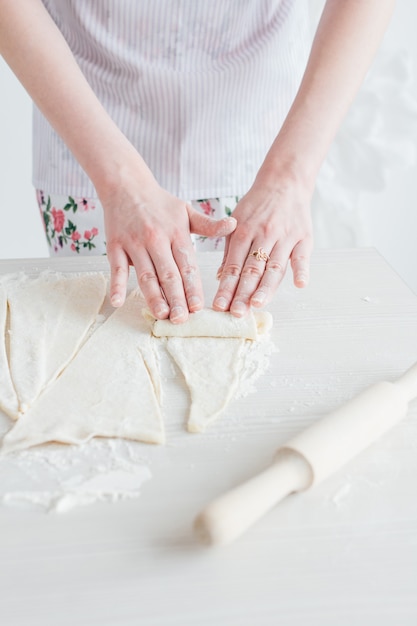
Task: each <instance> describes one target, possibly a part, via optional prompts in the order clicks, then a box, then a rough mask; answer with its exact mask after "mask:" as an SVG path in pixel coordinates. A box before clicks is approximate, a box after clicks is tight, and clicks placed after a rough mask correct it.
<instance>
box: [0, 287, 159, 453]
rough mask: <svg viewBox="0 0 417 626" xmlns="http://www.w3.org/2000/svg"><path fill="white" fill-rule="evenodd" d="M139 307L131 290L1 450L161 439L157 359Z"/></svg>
mask: <svg viewBox="0 0 417 626" xmlns="http://www.w3.org/2000/svg"><path fill="white" fill-rule="evenodd" d="M142 306H143V300H142V298H141V297H140V296H139V294H138V293H137V292H133V293H132V294H130V296H129V298H128V299H127V300H126V302H125V304H124V305H123V307H121V308H120V309H117V310H116V311H115V312H114V313H113V314H112V315H111V316H110V317H109V318H108V319H107V320H106V322H104V324H103V325H102V326H100V327H99V328H98V329H97V330H96V331H95V332H94V334H93V335H92V336H91V337H90V338H89V340H88V341H87V342H86V343H85V344H84V345H83V346H82V348H81V349H80V351H79V352H78V354H77V355H76V357H75V358H74V359H73V360H72V361H71V363H70V364H69V365H68V366H67V367H66V369H65V370H64V372H63V373H62V375H61V376H60V377H59V378H58V379H57V380H56V382H55V383H54V384H53V385H52V386H50V387H48V389H46V390H45V391H44V393H42V394H41V396H40V397H39V398H38V401H37V402H36V403H35V404H34V405H33V407H32V408H31V409H30V410H29V411H28V412H27V413H26V414H25V415H23V416H21V417H20V419H19V420H18V421H17V422H16V424H15V425H14V426H13V428H12V429H11V430H10V431H9V432H8V433H7V434H6V436H5V438H4V440H3V446H2V449H3V450H4V451H5V452H12V451H16V450H22V449H24V448H28V447H31V446H35V445H39V444H42V443H46V442H51V441H58V442H62V443H82V442H84V441H87V440H89V439H91V438H92V437H122V438H126V439H135V440H139V441H145V442H148V443H163V442H164V430H163V423H162V417H161V413H160V408H159V403H158V399H157V395H156V393H155V388H154V385H153V382H152V378H151V375H150V372H154V371H155V369H156V362H153V361H152V357H151V356H150V355H151V352H150V349H149V343H150V341H151V338H150V337H149V335H148V334H147V333H146V332H144V329H143V319H142V316H141V307H142ZM141 344H143V350H142V349H141ZM143 355H146V356H145V358H146V363H145V359H144V356H143Z"/></svg>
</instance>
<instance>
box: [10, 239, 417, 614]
mask: <svg viewBox="0 0 417 626" xmlns="http://www.w3.org/2000/svg"><path fill="white" fill-rule="evenodd" d="M217 261H218V258H217V257H216V255H214V256H213V255H212V254H211V255H207V254H206V255H202V257H201V265H202V268H203V273H204V276H205V277H206V289H207V292H212V290H213V281H212V280H211V279H210V278H209V277H210V276H212V274H213V273H214V269H215V267H217V265H216V263H217ZM46 266H48V267H51V268H52V269H63V268H64V267H65V268H66V269H80V268H81V267H84V268H86V269H91V268H93V269H94V268H98V269H100V268H106V267H107V266H106V261H105V259H97V260H88V261H85V260H84V261H83V260H81V259H77V260H75V261H71V262H69V261H66V260H62V261H60V260H55V261H52V260H51V261H49V260H48V261H47V260H39V259H37V260H36V261H33V262H28V261H24V262H23V261H22V262H19V261H2V262H1V263H0V271H2V272H9V271H15V270H17V269H21V268H23V269H29V270H34V271H38V270H40V269H43V268H44V267H46ZM270 310H271V311H272V312H273V314H274V324H275V325H274V331H273V337H274V341H275V342H276V343H277V344H278V346H279V352H276V353H274V354H273V355H272V357H271V367H270V370H269V371H268V373H267V374H266V375H265V376H264V377H263V378H262V379H260V380H258V381H257V383H256V388H257V392H256V393H252V394H250V395H248V396H247V397H245V398H242V399H238V400H237V401H235V402H234V403H233V404H232V405H231V407H230V410H229V412H228V416H227V417H226V418H225V419H223V420H222V421H220V422H219V423H218V424H217V425H215V426H213V428H212V429H211V430H210V431H209V432H208V433H206V434H204V435H191V434H188V433H186V432H185V430H184V426H183V421H184V406H182V407H181V402H180V403H177V404H176V403H175V402H174V403H170V402H169V398H168V402H167V404H166V406H167V407H171V408H172V407H173V408H172V410H171V412H170V416H169V422H170V425H169V428H168V444H167V446H165V447H155V446H146V445H145V444H139V445H143V456H144V459H145V460H146V462H147V464H148V465H149V467H150V469H151V473H152V478H151V479H150V480H149V481H148V482H147V483H145V484H144V485H143V488H142V493H141V495H140V497H139V498H138V499H136V500H131V501H127V502H120V503H117V504H97V505H93V506H90V507H84V508H78V509H74V510H73V511H70V512H68V513H66V514H62V515H58V514H46V513H44V512H40V511H36V510H34V511H28V510H25V511H22V510H16V509H13V508H8V507H2V508H0V623H1V624H2V625H3V624H4V626H23V625H24V626H26V625H27V626H41V625H42V626H52V625H53V626H75V625H77V626H104V625H108V626H133V625H135V626H137V625H138V624H140V625H146V626H154V625H155V626H171V625H174V624H175V625H178V626H188V625H190V626H200V625H201V626H206V625H207V626H209V625H210V626H212V625H216V626H223V625H224V626H226V625H227V626H234V625H245V626H246V625H247V626H253V625H255V624H256V626H264V625H268V626H269V625H275V624H280V625H283V626H287V625H291V626H293V625H297V626H336V625H337V626H344V625H346V626H351V625H353V624H355V626H374V625H375V626H388V625H389V626H391V625H392V626H394V625H395V626H397V625H401V626H416V624H417V402H414V403H413V404H412V405H411V407H410V412H409V415H408V417H407V418H406V420H404V421H403V422H402V423H400V425H399V426H397V427H396V428H395V429H394V430H392V431H391V432H390V433H389V434H387V435H386V436H384V437H383V438H382V439H381V440H379V441H378V442H377V443H375V444H374V445H373V446H371V447H370V448H369V449H368V450H367V451H366V452H364V453H362V454H361V455H360V456H359V457H357V458H356V459H355V460H354V461H352V462H351V463H350V464H349V465H347V466H345V467H344V468H343V469H342V470H341V471H339V473H337V474H336V475H334V476H333V477H332V478H330V479H328V480H327V481H326V482H324V483H322V484H321V485H319V486H317V487H316V488H314V489H312V490H311V491H309V492H306V493H304V494H299V495H294V496H291V497H289V498H287V500H286V501H284V502H283V503H281V504H280V505H279V506H278V507H277V508H276V509H274V510H273V511H272V512H271V513H270V514H269V515H268V516H266V517H265V518H264V519H262V520H261V521H260V522H259V523H258V524H257V525H256V526H255V527H253V528H252V529H251V530H250V532H248V533H247V534H246V535H244V536H243V537H242V538H241V539H239V540H238V541H237V542H236V543H234V544H232V545H230V546H229V547H227V548H222V549H216V550H211V549H207V548H202V547H200V546H199V545H197V543H195V541H194V538H193V535H192V532H191V524H192V520H193V518H194V516H195V514H196V513H197V512H198V511H199V510H200V509H201V507H202V506H203V505H205V504H206V503H207V502H208V501H209V500H211V499H212V498H213V497H214V496H216V495H218V494H219V493H221V492H223V491H224V490H226V489H228V488H230V487H231V486H233V485H235V484H236V483H237V482H240V481H241V480H244V479H246V478H248V477H250V476H251V474H252V473H253V472H255V471H258V470H260V469H262V468H263V467H264V466H266V465H267V464H268V463H269V461H270V459H271V458H272V455H273V452H274V450H275V449H276V448H277V447H278V445H280V444H282V443H283V442H285V441H286V440H287V439H288V438H289V437H290V436H292V435H293V434H295V433H297V432H299V431H300V430H301V429H303V428H304V427H306V426H307V425H308V424H310V423H311V422H312V421H313V420H316V419H317V418H318V417H319V416H320V415H321V414H323V413H324V412H326V411H328V410H330V409H332V408H334V407H335V406H336V405H338V404H339V403H341V402H343V401H345V400H346V399H348V398H349V397H350V396H352V395H353V394H354V393H356V392H358V391H359V390H360V389H362V388H364V387H365V386H367V385H369V384H371V383H373V382H376V381H378V380H384V379H386V380H393V379H394V378H396V377H397V376H398V375H399V374H400V373H401V372H402V371H403V370H405V369H406V368H407V367H409V366H410V365H411V364H412V363H413V362H414V361H415V360H417V296H416V295H414V294H413V293H412V292H411V291H410V290H409V289H408V287H406V286H405V285H404V283H403V282H402V281H401V280H400V279H399V277H398V276H397V275H396V274H395V273H394V272H393V271H392V270H391V269H390V267H389V266H388V265H387V264H386V262H385V261H384V260H383V259H382V258H381V257H380V256H379V255H378V254H377V253H376V252H375V251H374V250H371V249H365V250H345V251H340V250H339V251H321V252H316V253H315V255H314V258H313V265H312V281H311V285H310V287H309V288H308V289H305V290H296V289H295V288H293V287H292V285H291V280H290V277H289V276H288V277H287V278H286V280H285V282H284V284H283V285H282V286H281V288H280V290H279V293H278V294H277V297H276V299H275V301H274V303H273V305H271V307H270ZM166 410H167V409H166ZM0 480H1V477H0Z"/></svg>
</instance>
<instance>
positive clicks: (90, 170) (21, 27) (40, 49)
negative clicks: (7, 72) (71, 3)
mask: <svg viewBox="0 0 417 626" xmlns="http://www.w3.org/2000/svg"><path fill="white" fill-rule="evenodd" d="M0 53H1V54H2V56H3V57H4V58H5V60H6V62H7V63H8V64H9V65H10V67H11V69H12V70H13V72H14V73H15V74H16V76H17V77H18V79H19V80H20V81H21V83H22V84H23V86H24V87H25V88H26V90H27V91H28V93H29V94H30V96H31V97H32V99H33V101H34V102H35V103H36V105H37V106H38V108H39V109H40V110H41V111H42V113H43V114H44V115H45V117H46V118H47V119H48V121H49V122H50V123H51V125H52V126H53V127H54V128H55V130H56V131H57V133H58V134H59V135H60V136H61V137H62V139H63V140H64V141H65V143H66V145H67V146H68V147H69V149H70V150H71V151H72V153H73V154H74V156H75V158H76V159H77V160H78V162H79V163H80V165H81V166H82V167H83V169H84V170H85V171H86V173H87V174H88V176H89V177H90V178H91V180H92V181H93V183H94V184H95V185H96V187H97V186H99V187H106V186H111V185H112V184H113V181H114V183H115V184H117V180H116V179H117V178H118V174H119V173H120V171H122V169H123V168H124V167H125V165H126V163H129V161H130V160H132V159H134V160H135V168H136V169H137V175H138V176H140V175H141V173H143V176H144V177H148V178H151V174H150V172H149V170H148V168H147V166H146V165H145V163H144V162H143V161H142V159H141V158H140V156H139V155H138V154H137V152H136V151H135V150H134V149H133V147H132V145H131V144H130V142H129V141H128V140H127V139H126V138H125V137H124V135H123V134H122V133H121V132H120V130H119V129H118V128H117V126H116V125H115V124H114V122H113V121H112V120H111V118H110V117H109V115H108V114H107V113H106V111H105V110H104V108H103V107H102V105H101V104H100V102H99V100H98V99H97V97H96V95H95V94H94V92H93V90H92V89H91V87H90V86H89V84H88V82H87V81H86V79H85V78H84V76H83V74H82V72H81V70H80V68H79V67H78V65H77V63H76V61H75V59H74V56H73V55H72V52H71V50H70V49H69V47H68V45H67V43H66V41H65V39H64V37H63V36H62V34H61V33H60V31H59V29H58V28H57V27H56V25H55V24H54V22H53V20H52V18H51V17H50V15H49V14H48V12H47V11H46V9H45V7H44V6H43V4H42V3H41V2H40V1H39V0H19V2H16V0H0ZM74 94H76V97H75V96H74ZM91 146H94V150H91ZM100 155H102V158H100Z"/></svg>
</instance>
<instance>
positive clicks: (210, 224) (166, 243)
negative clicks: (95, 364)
mask: <svg viewBox="0 0 417 626" xmlns="http://www.w3.org/2000/svg"><path fill="white" fill-rule="evenodd" d="M99 195H100V199H101V202H102V204H103V208H104V216H105V226H106V238H107V256H108V260H109V263H110V269H111V279H110V297H111V302H112V304H113V305H114V306H121V305H122V304H123V302H124V300H125V296H126V287H127V280H128V276H129V265H130V264H131V265H133V266H134V267H135V270H136V275H137V280H138V284H139V286H140V288H141V290H142V293H143V295H144V297H145V300H146V303H147V305H148V307H149V308H150V310H151V311H152V313H153V315H155V317H156V318H158V319H166V318H168V317H169V319H170V320H171V321H172V322H174V323H182V322H184V321H186V319H187V318H188V313H189V312H195V311H198V310H200V309H201V308H202V307H203V304H204V295H203V288H202V283H201V278H200V273H199V270H198V267H197V262H196V255H195V251H194V248H193V245H192V241H191V238H190V233H198V234H200V235H204V236H207V237H223V236H226V235H228V234H230V233H231V232H232V230H233V229H234V228H235V226H236V220H235V219H234V218H225V219H223V220H220V221H215V220H212V219H211V218H209V217H207V216H205V215H202V214H200V213H198V212H197V211H195V210H194V209H193V208H192V207H191V206H190V205H188V204H187V203H185V202H182V201H181V200H179V199H178V198H176V197H174V196H172V195H171V194H169V193H168V192H166V191H165V190H164V189H162V188H161V187H160V186H159V185H158V184H157V183H156V181H155V180H154V179H153V178H150V180H148V181H147V182H146V185H144V184H143V179H142V182H141V184H140V185H139V183H138V181H137V180H136V178H134V177H130V180H124V181H123V182H121V181H119V183H118V184H117V185H116V186H115V187H114V188H113V190H112V191H111V192H110V193H109V192H108V191H106V193H104V194H100V192H99Z"/></svg>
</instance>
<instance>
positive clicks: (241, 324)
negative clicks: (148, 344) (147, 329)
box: [144, 309, 272, 340]
mask: <svg viewBox="0 0 417 626" xmlns="http://www.w3.org/2000/svg"><path fill="white" fill-rule="evenodd" d="M144 315H145V317H146V318H147V319H148V320H150V321H151V322H153V326H152V334H153V335H154V336H155V337H240V338H243V339H252V340H256V339H259V337H260V335H263V334H266V333H267V332H268V331H269V330H270V329H271V328H272V315H271V314H270V313H268V312H267V311H250V313H249V314H248V315H246V317H235V316H233V315H232V314H231V313H223V312H221V311H214V310H213V309H203V310H202V311H198V312H197V313H192V314H191V315H190V316H189V318H188V320H187V321H186V322H184V323H183V324H173V323H172V322H170V321H169V320H155V318H154V317H153V316H152V314H151V313H149V312H147V311H144Z"/></svg>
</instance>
